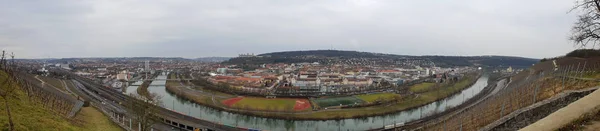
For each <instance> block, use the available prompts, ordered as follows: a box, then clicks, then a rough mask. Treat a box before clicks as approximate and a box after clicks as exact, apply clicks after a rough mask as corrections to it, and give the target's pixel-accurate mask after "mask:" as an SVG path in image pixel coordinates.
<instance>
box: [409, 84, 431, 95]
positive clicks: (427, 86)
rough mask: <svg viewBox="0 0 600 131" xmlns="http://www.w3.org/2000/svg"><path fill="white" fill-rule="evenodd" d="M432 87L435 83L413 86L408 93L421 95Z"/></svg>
mask: <svg viewBox="0 0 600 131" xmlns="http://www.w3.org/2000/svg"><path fill="white" fill-rule="evenodd" d="M434 85H435V83H429V82H424V83H419V84H415V85H413V86H411V87H410V91H412V92H415V93H422V92H426V91H428V90H429V89H430V88H431V87H433V86H434Z"/></svg>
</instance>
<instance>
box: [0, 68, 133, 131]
mask: <svg viewBox="0 0 600 131" xmlns="http://www.w3.org/2000/svg"><path fill="white" fill-rule="evenodd" d="M1 74H2V75H0V83H1V82H3V81H4V80H6V76H5V75H6V74H4V73H3V72H1ZM13 94H14V95H13V97H11V99H10V100H9V106H10V109H11V115H12V118H13V122H14V124H15V128H16V130H17V131H28V130H44V131H81V130H92V131H120V130H121V129H120V127H118V126H116V125H114V124H112V123H111V122H110V121H109V120H108V117H106V116H104V115H103V114H102V113H100V112H98V111H97V110H95V109H93V108H91V109H86V108H84V109H83V110H81V111H80V112H79V113H77V117H80V116H88V117H83V118H82V119H79V121H80V123H81V124H79V126H78V125H77V124H74V123H73V122H71V121H69V120H68V119H66V118H64V117H62V116H60V115H58V114H57V113H54V112H53V111H51V110H48V109H46V108H43V107H39V104H35V103H33V102H31V101H30V100H29V98H27V95H26V94H25V93H24V92H22V91H21V90H16V91H15V92H14V93H13ZM0 107H2V108H0V130H8V117H7V114H6V108H5V103H4V100H1V101H0ZM87 108H90V107H87ZM80 118H81V117H80ZM102 120H104V121H102ZM75 123H77V122H75ZM93 127H101V128H93Z"/></svg>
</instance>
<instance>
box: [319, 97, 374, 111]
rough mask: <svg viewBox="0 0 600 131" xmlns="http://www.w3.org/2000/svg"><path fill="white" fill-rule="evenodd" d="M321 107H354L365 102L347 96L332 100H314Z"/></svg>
mask: <svg viewBox="0 0 600 131" xmlns="http://www.w3.org/2000/svg"><path fill="white" fill-rule="evenodd" d="M313 102H315V103H316V104H317V105H318V106H319V107H321V108H325V107H330V106H340V105H352V104H361V103H363V102H364V101H363V100H361V99H359V98H356V97H354V96H346V97H332V98H318V99H314V100H313Z"/></svg>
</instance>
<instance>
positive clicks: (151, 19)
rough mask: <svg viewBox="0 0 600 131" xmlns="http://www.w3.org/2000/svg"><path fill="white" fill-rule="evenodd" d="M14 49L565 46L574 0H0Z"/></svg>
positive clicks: (126, 52)
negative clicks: (570, 11) (570, 10)
mask: <svg viewBox="0 0 600 131" xmlns="http://www.w3.org/2000/svg"><path fill="white" fill-rule="evenodd" d="M0 2H1V3H2V4H0V47H1V48H3V49H4V50H7V51H12V52H15V54H16V56H17V57H19V58H62V57H133V56H165V57H167V56H168V57H172V56H177V57H186V58H195V57H206V56H237V54H240V53H256V54H260V53H268V52H275V51H290V50H315V49H332V48H333V49H338V50H356V51H366V52H378V53H392V54H401V55H509V56H523V57H532V58H543V57H554V56H559V55H564V54H565V53H567V52H569V51H571V50H573V49H575V47H574V46H573V43H572V42H570V41H568V39H567V38H568V36H569V34H570V28H571V26H572V24H573V23H574V21H575V19H576V17H575V16H576V14H577V12H572V13H568V11H569V9H570V8H571V7H572V6H573V4H574V0H207V1H203V0H168V2H167V1H166V0H165V1H158V0H67V1H64V0H39V1H36V0H25V1H24V0H0Z"/></svg>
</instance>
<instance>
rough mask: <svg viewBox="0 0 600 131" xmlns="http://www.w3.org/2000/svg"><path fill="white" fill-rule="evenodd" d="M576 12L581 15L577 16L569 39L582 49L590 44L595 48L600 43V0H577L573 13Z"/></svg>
mask: <svg viewBox="0 0 600 131" xmlns="http://www.w3.org/2000/svg"><path fill="white" fill-rule="evenodd" d="M574 10H579V11H581V14H580V15H579V16H577V17H578V18H577V22H575V25H573V28H572V29H571V31H572V33H573V34H572V36H571V37H570V38H569V39H570V40H572V41H573V42H575V45H579V46H581V47H586V46H588V44H591V45H592V46H594V47H595V45H596V44H599V43H598V42H600V0H576V2H575V6H574V7H573V9H571V11H574ZM594 47H593V48H594Z"/></svg>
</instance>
